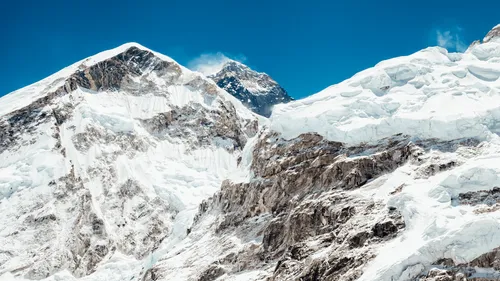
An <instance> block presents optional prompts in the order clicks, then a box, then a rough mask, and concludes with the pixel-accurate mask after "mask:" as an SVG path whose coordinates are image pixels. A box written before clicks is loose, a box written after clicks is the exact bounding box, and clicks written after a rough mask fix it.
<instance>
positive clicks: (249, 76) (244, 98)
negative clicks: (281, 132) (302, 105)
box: [209, 61, 293, 117]
mask: <svg viewBox="0 0 500 281" xmlns="http://www.w3.org/2000/svg"><path fill="white" fill-rule="evenodd" d="M209 78H211V79H212V80H214V81H215V83H217V85H218V86H219V87H221V88H222V89H224V90H226V91H227V92H228V93H230V94H231V95H233V96H234V97H236V98H237V99H239V100H240V101H241V102H242V103H243V104H244V105H246V106H247V107H248V108H250V110H252V111H253V112H255V113H257V114H260V115H262V116H265V117H269V116H271V111H272V108H273V106H274V105H276V104H280V103H287V102H289V101H292V100H293V99H292V98H291V97H290V96H289V95H288V94H287V92H286V91H285V90H284V89H283V88H282V87H281V86H280V85H279V84H278V83H277V82H276V81H274V80H273V79H272V78H271V77H269V75H267V74H265V73H260V72H256V71H254V70H252V69H250V68H249V67H248V66H246V65H244V64H242V63H239V62H236V61H228V62H226V63H225V64H224V65H223V66H222V68H221V70H220V71H218V72H217V73H215V74H213V75H210V76H209Z"/></svg>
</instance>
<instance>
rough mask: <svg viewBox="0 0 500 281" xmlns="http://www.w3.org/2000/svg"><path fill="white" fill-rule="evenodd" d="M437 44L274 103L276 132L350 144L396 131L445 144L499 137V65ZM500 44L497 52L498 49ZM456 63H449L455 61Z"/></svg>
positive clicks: (481, 46)
mask: <svg viewBox="0 0 500 281" xmlns="http://www.w3.org/2000/svg"><path fill="white" fill-rule="evenodd" d="M476 48H482V50H483V51H484V50H487V49H486V48H484V46H483V45H478V46H476V47H474V48H473V50H472V52H471V53H467V54H457V56H458V59H457V56H454V55H451V54H449V53H448V52H447V51H446V50H444V49H442V48H439V47H433V48H428V49H425V50H422V51H420V52H417V53H415V54H412V55H410V56H407V57H399V58H394V59H391V60H388V61H384V62H381V63H379V64H377V65H376V66H375V67H373V68H370V69H367V70H365V71H363V72H360V73H358V74H356V75H354V76H353V77H352V78H350V79H348V80H346V81H344V82H342V83H340V84H337V85H334V86H331V87H329V88H327V89H325V90H323V91H321V92H319V93H317V94H315V95H312V96H310V97H308V98H305V99H303V100H298V101H294V102H291V103H288V104H282V105H277V106H275V109H274V111H273V114H272V116H271V128H272V129H273V130H276V131H278V132H280V133H281V134H282V135H283V136H284V137H285V138H288V139H290V138H294V137H296V136H298V135H300V134H301V133H306V132H318V133H319V134H321V135H323V136H325V137H326V138H328V139H330V140H334V141H341V142H345V143H349V144H358V143H362V142H368V143H371V142H377V140H379V139H381V138H384V137H389V136H391V135H394V134H397V133H403V134H408V135H412V136H414V137H418V138H439V139H443V140H449V139H456V138H462V137H476V138H479V139H487V138H489V137H490V135H491V133H497V132H498V125H497V119H496V116H497V115H498V113H499V112H500V106H499V105H500V95H499V91H500V81H498V77H499V76H500V64H499V63H498V62H496V61H494V60H493V61H491V60H484V59H485V56H482V57H481V58H478V57H476V56H475V55H474V50H476ZM498 50H500V45H498V48H495V49H494V51H493V50H492V51H491V52H492V53H495V52H498ZM450 58H451V59H450Z"/></svg>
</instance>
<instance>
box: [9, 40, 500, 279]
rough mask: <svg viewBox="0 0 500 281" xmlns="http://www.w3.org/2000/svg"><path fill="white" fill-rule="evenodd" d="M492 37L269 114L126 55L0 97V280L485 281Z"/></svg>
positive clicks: (125, 50)
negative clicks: (457, 50)
mask: <svg viewBox="0 0 500 281" xmlns="http://www.w3.org/2000/svg"><path fill="white" fill-rule="evenodd" d="M493 31H494V30H493ZM493 31H492V32H493ZM492 32H490V33H488V34H492ZM495 36H496V35H495ZM495 36H490V37H488V36H487V37H488V38H490V39H488V40H486V39H485V40H483V42H482V43H481V42H479V43H477V44H473V45H472V46H471V47H469V49H468V50H467V51H466V52H465V53H463V54H461V53H460V54H459V53H449V52H447V51H446V50H445V49H443V48H439V47H432V48H427V49H424V50H422V51H419V52H417V53H414V54H411V55H409V56H405V57H398V58H394V59H391V60H387V61H383V62H381V63H379V64H377V65H376V66H374V67H373V68H370V69H367V70H365V71H362V72H360V73H358V74H356V75H354V76H353V77H351V78H350V79H347V80H346V81H344V82H341V83H339V84H336V85H333V86H331V87H329V88H327V89H325V90H323V91H321V92H319V93H317V94H315V95H312V96H310V97H308V98H305V99H302V100H297V101H292V102H289V103H287V104H279V105H276V106H275V108H274V109H273V112H272V116H271V118H269V119H266V118H263V117H259V116H258V115H255V114H253V113H251V112H250V110H248V109H247V108H246V107H244V106H243V104H242V103H241V102H239V101H238V100H237V99H236V98H234V97H233V96H232V95H231V94H230V93H228V92H227V91H225V90H224V89H222V88H220V87H218V86H217V84H215V83H214V82H213V81H210V80H209V79H206V78H205V77H204V76H202V75H199V74H197V73H195V72H191V71H189V70H187V69H185V68H183V67H182V66H180V65H178V64H177V63H176V62H175V61H173V60H172V59H170V58H168V57H165V56H163V55H161V54H158V53H155V52H153V51H151V50H148V49H146V48H144V47H142V46H140V45H137V44H126V45H124V46H121V47H119V48H117V49H113V50H110V51H107V52H104V53H101V54H98V55H96V56H93V57H90V58H88V59H86V60H83V61H81V62H78V63H76V64H74V65H72V66H70V67H68V68H66V69H63V70H62V71H61V72H58V73H56V74H54V75H52V76H50V77H48V78H47V79H45V80H42V81H40V82H38V83H36V84H34V85H31V86H28V87H26V88H23V89H20V90H18V91H16V92H14V93H11V94H9V95H7V96H5V97H2V98H0V105H1V106H0V116H1V117H0V144H1V146H0V196H2V197H1V199H0V213H2V216H0V245H6V246H3V247H1V248H0V280H26V279H29V280H32V279H37V280H51V281H56V280H89V281H90V280H141V281H157V280H195V281H208V280H218V281H221V280H235V281H241V280H267V281H281V280H283V281H284V280H308V281H318V280H361V281H365V280H366V281H368V280H370V281H373V280H375V281H386V280H401V281H403V280H419V281H438V280H440V281H442V280H460V281H463V280H498V279H499V278H500V266H499V265H500V250H499V249H500V189H499V186H500V138H499V137H498V134H499V133H500V126H499V124H500V79H499V78H500V42H497V41H496V40H492V38H493V39H494V38H495Z"/></svg>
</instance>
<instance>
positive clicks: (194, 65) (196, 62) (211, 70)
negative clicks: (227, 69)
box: [188, 52, 246, 76]
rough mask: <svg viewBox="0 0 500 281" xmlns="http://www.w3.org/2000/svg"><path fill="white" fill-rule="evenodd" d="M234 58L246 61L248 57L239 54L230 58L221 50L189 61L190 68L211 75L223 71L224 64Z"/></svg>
mask: <svg viewBox="0 0 500 281" xmlns="http://www.w3.org/2000/svg"><path fill="white" fill-rule="evenodd" d="M232 60H235V61H239V62H245V61H246V57H245V56H243V55H238V56H235V57H234V58H229V57H228V56H226V55H225V54H223V53H221V52H217V53H205V54H201V55H200V56H199V57H197V58H195V59H193V60H191V61H190V62H188V68H189V69H192V70H194V71H198V72H201V73H203V74H204V75H205V76H210V75H213V74H215V73H217V72H219V71H221V70H222V67H223V66H224V64H225V63H227V62H229V61H232Z"/></svg>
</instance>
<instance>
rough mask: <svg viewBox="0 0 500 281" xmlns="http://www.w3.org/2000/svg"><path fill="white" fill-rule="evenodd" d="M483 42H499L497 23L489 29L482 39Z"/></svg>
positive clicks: (498, 26)
mask: <svg viewBox="0 0 500 281" xmlns="http://www.w3.org/2000/svg"><path fill="white" fill-rule="evenodd" d="M483 42H484V43H488V42H500V24H497V25H496V26H495V27H493V29H491V30H490V31H489V32H488V34H486V36H485V37H484V39H483Z"/></svg>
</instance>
